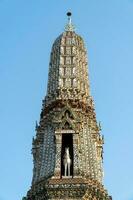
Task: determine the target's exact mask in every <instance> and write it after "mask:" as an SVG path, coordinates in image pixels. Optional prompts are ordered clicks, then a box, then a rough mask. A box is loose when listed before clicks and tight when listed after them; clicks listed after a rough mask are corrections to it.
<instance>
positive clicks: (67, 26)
mask: <svg viewBox="0 0 133 200" xmlns="http://www.w3.org/2000/svg"><path fill="white" fill-rule="evenodd" d="M67 16H68V23H67V24H66V26H65V31H75V27H74V25H73V24H72V18H71V16H72V13H71V12H68V13H67Z"/></svg>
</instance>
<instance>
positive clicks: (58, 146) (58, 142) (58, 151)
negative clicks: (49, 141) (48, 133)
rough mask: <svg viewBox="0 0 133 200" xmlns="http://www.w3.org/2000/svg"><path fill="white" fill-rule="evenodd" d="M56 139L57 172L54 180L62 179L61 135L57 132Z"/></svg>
mask: <svg viewBox="0 0 133 200" xmlns="http://www.w3.org/2000/svg"><path fill="white" fill-rule="evenodd" d="M55 137H56V161H55V171H54V177H53V178H60V177H61V140H62V137H61V133H59V132H55Z"/></svg>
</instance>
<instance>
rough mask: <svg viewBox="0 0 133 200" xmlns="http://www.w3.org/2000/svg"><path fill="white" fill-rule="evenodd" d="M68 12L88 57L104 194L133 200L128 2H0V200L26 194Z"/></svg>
mask: <svg viewBox="0 0 133 200" xmlns="http://www.w3.org/2000/svg"><path fill="white" fill-rule="evenodd" d="M68 10H71V11H72V12H73V23H74V24H75V25H76V28H77V33H79V34H80V35H82V37H83V38H84V40H85V43H86V47H87V50H88V59H89V75H90V76H89V79H90V83H91V94H92V96H93V98H94V101H95V108H96V113H97V120H98V121H101V124H102V134H104V137H105V145H104V171H105V178H104V183H105V187H106V188H107V189H108V191H109V194H111V195H112V196H113V199H114V200H133V181H132V180H133V170H132V169H133V142H132V141H133V117H132V116H133V105H132V104H133V89H132V86H133V75H132V74H133V0H111V1H110V0H101V1H98V0H93V1H90V0H78V1H76V0H75V1H74V0H73V1H72V0H64V1H63V0H56V1H55V0H47V1H44V0H38V1H35V0H32V1H31V0H28V1H27V0H23V1H18V0H12V1H11V0H10V1H9V0H0V122H1V126H0V136H1V139H0V161H1V162H0V163H1V164H0V200H18V199H21V198H22V196H24V195H25V194H26V192H27V190H28V189H29V188H30V184H31V178H32V167H33V166H32V156H31V143H32V137H33V136H34V135H35V121H36V120H38V121H39V115H40V112H41V104H42V99H43V98H44V96H45V94H46V87H47V76H48V65H49V55H50V51H51V46H52V43H53V42H54V40H55V38H56V37H57V36H58V35H59V34H60V33H61V32H62V31H63V29H64V25H65V23H66V21H67V18H66V12H67V11H68Z"/></svg>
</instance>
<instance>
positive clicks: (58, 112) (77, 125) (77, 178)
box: [23, 12, 112, 200]
mask: <svg viewBox="0 0 133 200" xmlns="http://www.w3.org/2000/svg"><path fill="white" fill-rule="evenodd" d="M67 16H68V23H67V25H66V28H65V31H64V32H63V33H62V34H61V35H60V36H59V37H57V39H56V40H55V42H54V44H53V46H52V50H51V55H50V62H49V75H48V87H47V93H46V97H45V99H44V101H43V106H42V111H41V114H40V122H39V123H36V137H35V138H33V143H32V154H33V163H34V168H33V179H32V186H31V189H30V190H29V191H28V193H27V197H26V198H25V200H59V199H62V200H65V199H67V200H72V199H74V200H79V199H80V200H112V198H111V197H110V196H109V195H108V192H107V191H106V190H105V189H104V186H103V183H102V181H103V166H102V164H103V143H104V138H103V137H102V135H101V133H100V131H101V125H100V124H98V123H97V120H96V113H95V109H94V104H93V100H92V97H91V95H90V84H89V77H88V62H87V51H86V48H85V45H84V41H83V39H82V37H81V36H79V35H78V34H76V33H75V32H74V26H73V25H72V21H71V13H70V12H68V13H67ZM23 200H24V199H23Z"/></svg>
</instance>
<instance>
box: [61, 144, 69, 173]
mask: <svg viewBox="0 0 133 200" xmlns="http://www.w3.org/2000/svg"><path fill="white" fill-rule="evenodd" d="M63 164H64V167H65V175H64V176H70V166H71V159H70V154H69V147H67V148H65V154H64V157H63ZM67 170H68V173H67Z"/></svg>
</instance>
